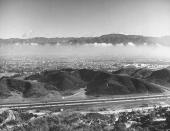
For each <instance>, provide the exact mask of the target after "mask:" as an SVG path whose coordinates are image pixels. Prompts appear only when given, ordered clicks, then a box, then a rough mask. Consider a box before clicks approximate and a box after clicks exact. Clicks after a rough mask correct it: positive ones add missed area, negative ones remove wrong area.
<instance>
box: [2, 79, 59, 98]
mask: <svg viewBox="0 0 170 131" xmlns="http://www.w3.org/2000/svg"><path fill="white" fill-rule="evenodd" d="M52 91H56V92H57V90H56V89H55V87H53V86H51V85H47V84H43V83H39V82H31V81H25V80H18V79H13V78H2V79H1V80H0V97H9V96H11V95H12V94H11V93H12V92H15V93H18V94H20V95H22V97H25V98H29V97H33V98H36V97H41V96H46V95H48V94H49V93H50V92H52Z"/></svg>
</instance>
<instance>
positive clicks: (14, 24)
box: [0, 0, 170, 38]
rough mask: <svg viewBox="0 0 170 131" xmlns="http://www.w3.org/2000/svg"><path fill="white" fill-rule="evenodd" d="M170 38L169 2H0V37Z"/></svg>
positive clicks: (81, 0) (168, 0) (157, 0)
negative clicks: (114, 34) (144, 36)
mask: <svg viewBox="0 0 170 131" xmlns="http://www.w3.org/2000/svg"><path fill="white" fill-rule="evenodd" d="M109 33H125V34H139V35H141V34H142V35H152V36H160V35H170V0H0V38H11V37H35V36H45V37H68V36H75V37H79V36H98V35H102V34H109Z"/></svg>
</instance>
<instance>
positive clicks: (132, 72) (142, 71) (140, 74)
mask: <svg viewBox="0 0 170 131" xmlns="http://www.w3.org/2000/svg"><path fill="white" fill-rule="evenodd" d="M112 73H113V74H125V75H129V76H131V77H134V78H140V79H145V78H147V77H148V76H150V75H151V74H152V70H151V69H148V68H139V69H138V68H136V67H133V66H130V67H124V68H121V69H119V70H117V71H114V72H112Z"/></svg>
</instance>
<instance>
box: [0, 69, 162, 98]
mask: <svg viewBox="0 0 170 131" xmlns="http://www.w3.org/2000/svg"><path fill="white" fill-rule="evenodd" d="M81 88H85V91H86V95H121V94H136V93H161V92H163V90H162V89H161V88H160V87H158V86H156V85H153V84H150V83H148V82H146V81H145V80H142V79H136V78H133V77H131V76H128V75H124V74H112V73H108V72H104V71H98V70H89V69H62V70H49V71H43V72H41V73H37V74H34V75H30V76H28V77H26V78H25V80H20V79H16V78H10V77H4V78H1V80H0V96H1V98H2V97H9V96H11V95H12V92H15V93H17V94H20V95H21V96H22V97H23V98H39V97H44V96H47V95H49V94H51V93H52V94H53V95H61V94H62V95H73V94H74V93H75V92H76V91H78V90H80V89H81Z"/></svg>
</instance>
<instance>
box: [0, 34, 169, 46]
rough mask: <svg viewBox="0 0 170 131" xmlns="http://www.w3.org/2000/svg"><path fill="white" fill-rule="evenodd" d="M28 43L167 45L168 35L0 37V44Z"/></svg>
mask: <svg viewBox="0 0 170 131" xmlns="http://www.w3.org/2000/svg"><path fill="white" fill-rule="evenodd" d="M15 43H20V44H30V43H37V44H40V45H44V44H50V45H55V44H57V43H59V44H69V45H77V44H93V43H109V44H113V45H117V44H123V45H127V44H128V43H133V44H135V45H156V44H160V45H169V43H170V36H164V37H150V36H141V35H124V34H107V35H102V36H99V37H79V38H76V37H67V38H59V37H56V38H45V37H35V38H28V39H21V38H10V39H0V45H3V44H15Z"/></svg>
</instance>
